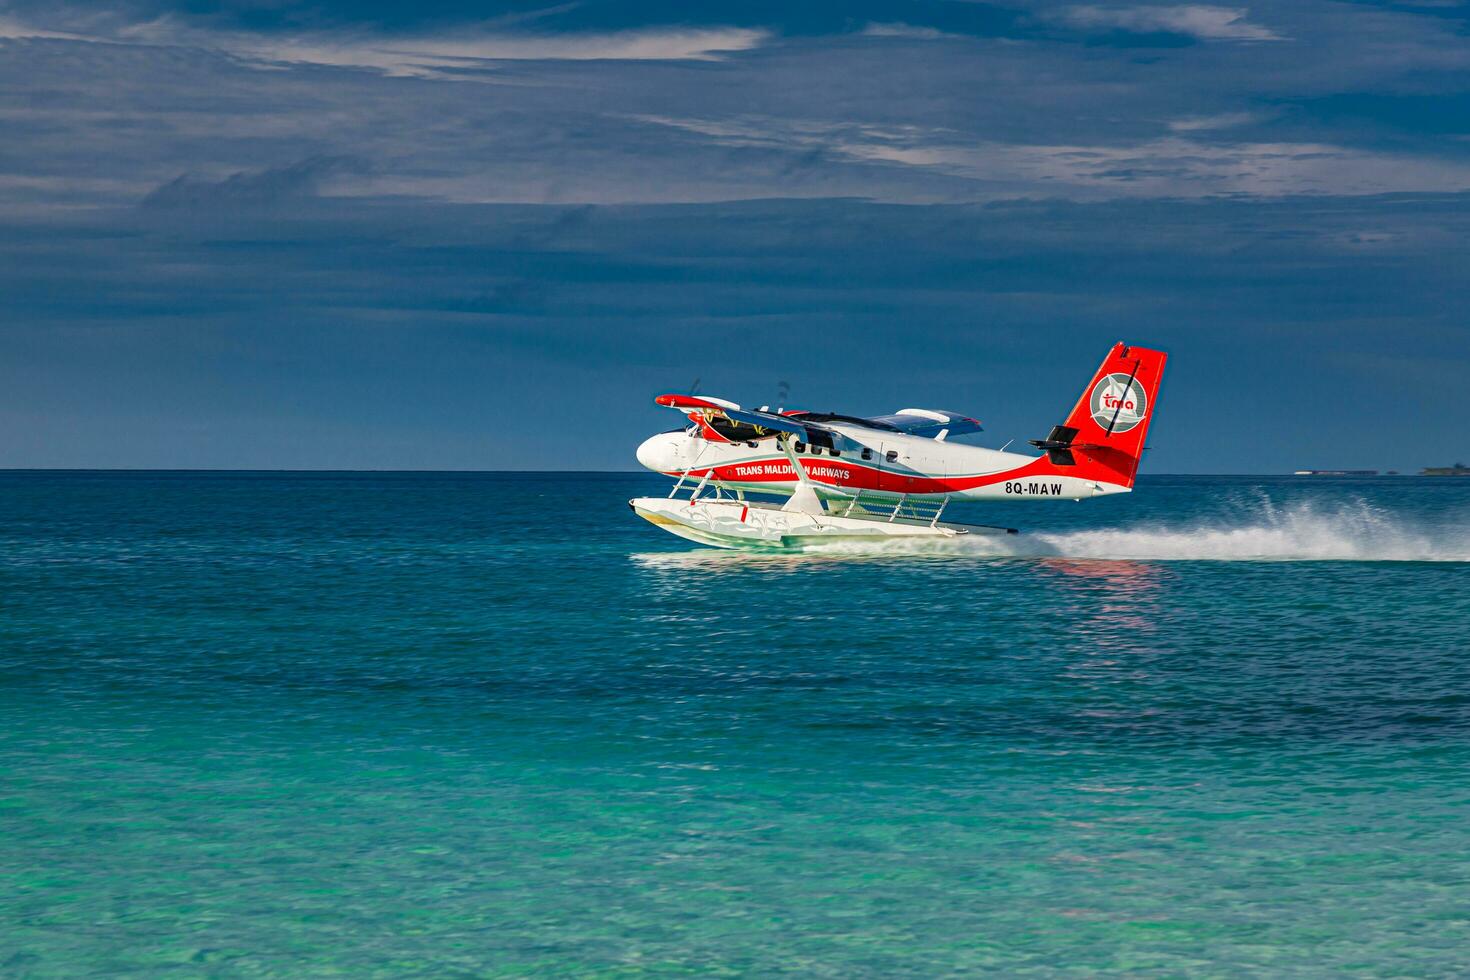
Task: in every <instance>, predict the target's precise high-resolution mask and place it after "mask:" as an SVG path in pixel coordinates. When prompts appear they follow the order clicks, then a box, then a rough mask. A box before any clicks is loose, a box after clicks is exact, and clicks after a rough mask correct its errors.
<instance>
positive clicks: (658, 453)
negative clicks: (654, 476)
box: [638, 434, 673, 473]
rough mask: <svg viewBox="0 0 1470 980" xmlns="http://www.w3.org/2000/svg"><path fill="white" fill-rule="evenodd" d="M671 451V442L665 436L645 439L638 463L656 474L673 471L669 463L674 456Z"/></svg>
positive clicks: (639, 449) (639, 451)
mask: <svg viewBox="0 0 1470 980" xmlns="http://www.w3.org/2000/svg"><path fill="white" fill-rule="evenodd" d="M669 449H670V446H669V440H668V438H667V437H666V436H665V435H663V434H660V435H656V436H652V437H651V438H648V439H645V440H643V444H642V445H640V446H639V447H638V463H639V465H641V466H644V467H646V468H648V469H650V470H653V471H654V472H656V473H664V472H667V471H668V470H670V469H673V466H672V465H670V461H669V457H670V455H672V454H671V453H670V452H669Z"/></svg>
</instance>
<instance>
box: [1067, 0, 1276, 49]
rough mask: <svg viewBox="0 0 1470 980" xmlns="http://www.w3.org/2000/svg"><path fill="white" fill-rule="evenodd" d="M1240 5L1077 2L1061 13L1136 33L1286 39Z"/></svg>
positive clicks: (1085, 25)
mask: <svg viewBox="0 0 1470 980" xmlns="http://www.w3.org/2000/svg"><path fill="white" fill-rule="evenodd" d="M1248 14H1249V11H1248V10H1246V9H1244V8H1240V7H1215V6H1210V5H1208V4H1181V5H1178V6H1157V7H1102V6H1091V5H1088V6H1077V7H1068V8H1066V9H1064V10H1062V11H1061V12H1060V13H1059V14H1058V15H1057V16H1058V19H1060V20H1061V21H1062V22H1063V23H1065V24H1068V25H1070V26H1072V27H1077V28H1081V29H1084V30H1096V29H1099V28H1101V29H1107V30H1119V31H1132V32H1135V33H1140V34H1144V33H1151V32H1163V33H1169V34H1183V35H1186V36H1188V37H1193V38H1196V39H1198V40H1201V41H1282V40H1285V38H1283V37H1282V36H1281V35H1280V34H1277V33H1276V32H1275V31H1273V30H1271V29H1270V28H1268V27H1263V26H1262V25H1260V24H1256V23H1253V22H1252V21H1250V20H1248V19H1247V15H1248Z"/></svg>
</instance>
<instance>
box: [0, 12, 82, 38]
mask: <svg viewBox="0 0 1470 980" xmlns="http://www.w3.org/2000/svg"><path fill="white" fill-rule="evenodd" d="M31 37H49V38H62V39H64V40H67V41H86V40H89V39H88V38H87V37H85V36H84V35H81V34H68V33H66V32H65V31H48V30H45V29H44V28H40V27H32V26H31V25H29V24H23V23H21V22H20V21H18V20H16V19H15V18H13V17H0V40H6V41H16V40H21V39H23V38H31Z"/></svg>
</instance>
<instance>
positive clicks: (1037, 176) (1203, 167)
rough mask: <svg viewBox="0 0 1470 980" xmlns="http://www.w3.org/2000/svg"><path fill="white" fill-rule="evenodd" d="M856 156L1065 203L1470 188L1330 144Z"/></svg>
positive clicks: (854, 153) (1397, 159) (1174, 144)
mask: <svg viewBox="0 0 1470 980" xmlns="http://www.w3.org/2000/svg"><path fill="white" fill-rule="evenodd" d="M836 149H837V151H838V152H841V153H843V154H846V155H848V156H850V157H853V158H857V159H866V160H882V161H886V162H889V163H895V164H901V165H905V166H911V167H924V168H933V169H935V170H938V171H940V172H943V173H946V174H949V175H952V176H958V177H968V178H971V179H975V180H987V181H1008V182H1018V183H1021V184H1023V185H1025V186H1028V187H1029V188H1030V189H1031V190H1030V193H1032V194H1048V193H1049V194H1051V195H1055V196H1058V197H1081V198H1089V197H1097V198H1115V197H1213V196H1218V195H1249V196H1259V197H1282V196H1288V195H1296V194H1340V195H1363V194H1386V193H1392V192H1395V191H1419V192H1423V191H1449V192H1455V191H1465V190H1470V165H1467V164H1464V163H1460V162H1456V161H1449V160H1435V159H1430V158H1424V157H1406V156H1401V155H1397V154H1392V153H1377V152H1372V151H1367V150H1355V149H1350V148H1347V147H1341V146H1334V145H1331V144H1320V143H1236V144H1228V145H1215V144H1207V143H1200V142H1197V141H1195V140H1190V139H1185V138H1181V137H1168V138H1165V139H1155V140H1148V141H1145V142H1141V143H1137V144H1132V145H1125V146H1067V145H1026V144H1000V143H980V144H972V145H969V146H957V145H937V144H928V145H910V146H896V145H892V144H882V143H861V142H854V143H846V144H843V145H841V146H840V147H837V148H836Z"/></svg>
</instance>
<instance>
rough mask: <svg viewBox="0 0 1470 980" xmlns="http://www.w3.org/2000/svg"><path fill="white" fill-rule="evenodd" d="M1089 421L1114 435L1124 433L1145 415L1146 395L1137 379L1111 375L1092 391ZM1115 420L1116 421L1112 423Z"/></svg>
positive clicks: (1123, 375)
mask: <svg viewBox="0 0 1470 980" xmlns="http://www.w3.org/2000/svg"><path fill="white" fill-rule="evenodd" d="M1091 404H1092V420H1093V421H1094V422H1096V423H1097V424H1098V425H1099V426H1101V427H1102V428H1104V429H1106V428H1108V427H1109V426H1112V431H1114V432H1127V431H1128V430H1129V429H1131V428H1133V427H1134V426H1136V425H1138V423H1140V422H1142V421H1143V419H1144V416H1145V415H1147V414H1148V396H1147V395H1145V394H1144V393H1143V385H1141V384H1139V382H1138V379H1137V378H1133V379H1131V380H1130V379H1129V377H1128V375H1126V374H1110V375H1108V376H1107V377H1105V378H1103V379H1102V380H1101V381H1099V382H1098V383H1097V387H1096V388H1093V389H1092V402H1091ZM1114 419H1116V420H1117V422H1116V423H1114Z"/></svg>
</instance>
